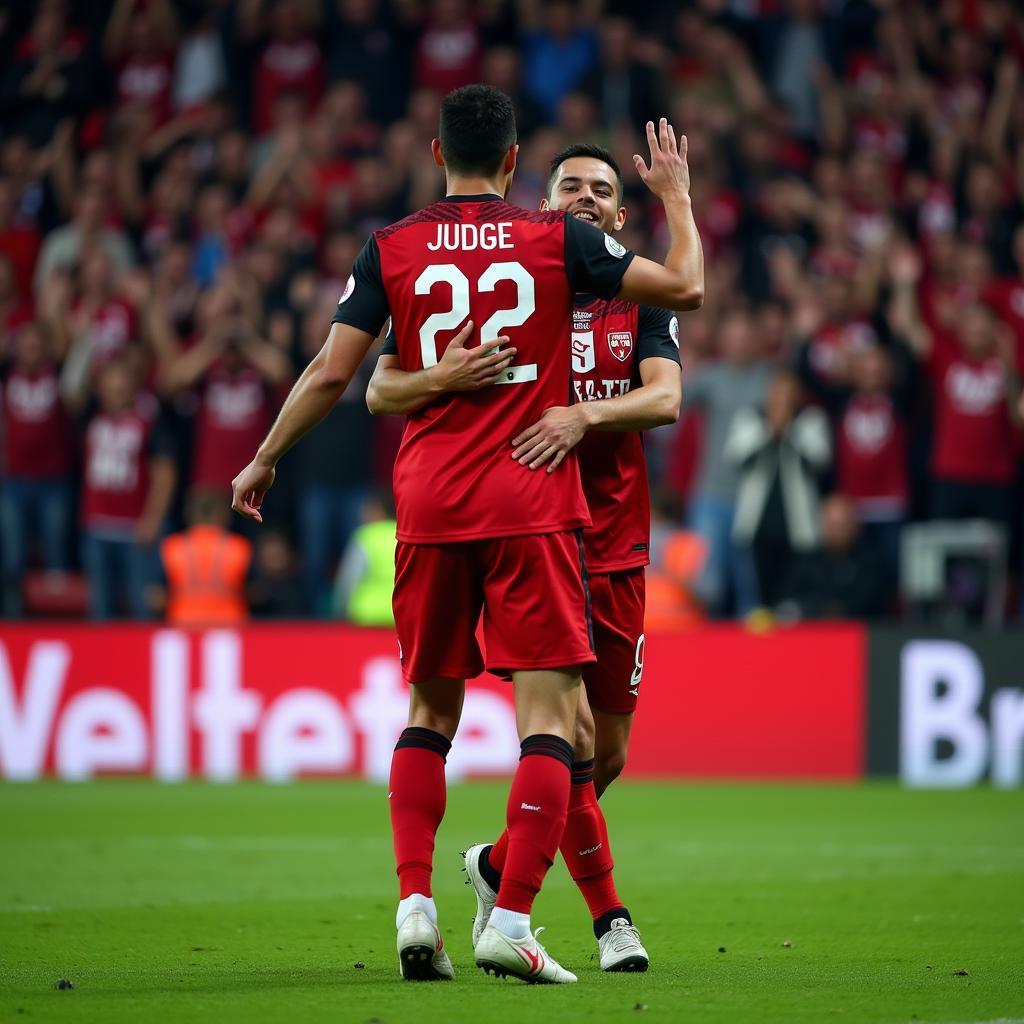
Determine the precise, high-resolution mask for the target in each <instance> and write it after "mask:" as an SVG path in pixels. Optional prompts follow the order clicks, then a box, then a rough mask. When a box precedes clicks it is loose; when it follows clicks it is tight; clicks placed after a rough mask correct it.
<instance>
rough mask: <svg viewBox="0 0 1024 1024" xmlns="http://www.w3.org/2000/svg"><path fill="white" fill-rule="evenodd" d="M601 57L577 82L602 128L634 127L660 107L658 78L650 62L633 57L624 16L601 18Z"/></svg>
mask: <svg viewBox="0 0 1024 1024" xmlns="http://www.w3.org/2000/svg"><path fill="white" fill-rule="evenodd" d="M600 38H601V61H600V63H599V64H597V65H595V67H594V68H593V69H592V70H591V71H589V72H588V73H587V75H586V77H585V78H584V79H583V81H582V83H581V88H582V91H583V92H586V93H587V94H588V95H589V96H590V97H591V98H592V99H593V100H594V101H595V102H596V103H597V105H598V109H599V110H600V115H601V122H602V123H603V125H604V127H605V128H608V129H612V128H618V127H626V128H635V127H636V126H638V125H641V124H644V122H646V121H648V120H650V118H651V117H653V116H654V115H653V114H651V111H652V110H663V109H664V102H663V100H662V98H661V94H660V90H659V88H658V78H657V75H656V72H655V69H654V68H653V67H652V66H651V64H650V63H645V62H643V61H639V60H637V59H636V58H635V50H636V38H635V30H634V28H633V25H632V24H631V23H630V21H629V20H628V19H627V18H605V19H604V20H603V21H602V22H601V30H600Z"/></svg>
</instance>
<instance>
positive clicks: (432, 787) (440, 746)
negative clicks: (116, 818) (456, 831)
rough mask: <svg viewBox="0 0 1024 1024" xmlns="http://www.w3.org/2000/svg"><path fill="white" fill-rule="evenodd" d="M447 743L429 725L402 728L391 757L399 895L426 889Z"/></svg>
mask: <svg viewBox="0 0 1024 1024" xmlns="http://www.w3.org/2000/svg"><path fill="white" fill-rule="evenodd" d="M451 747H452V745H451V743H450V742H449V741H448V740H447V739H445V737H444V736H442V735H441V734H440V733H439V732H434V731H433V730H432V729H418V728H412V727H410V728H408V729H405V730H404V731H403V732H402V735H401V736H400V737H399V740H398V744H397V745H396V747H395V753H394V756H393V757H392V758H391V779H390V781H389V782H388V803H389V805H390V808H391V832H392V835H393V836H394V841H395V863H396V864H397V865H398V887H399V898H400V899H403V900H404V899H405V898H406V897H407V896H411V895H412V894H413V893H414V892H419V893H423V895H424V896H429V895H431V893H430V873H431V871H432V870H433V866H434V837H435V836H436V835H437V830H438V827H439V826H440V824H441V819H442V818H443V817H444V808H445V801H446V798H447V790H446V788H445V778H444V759H445V757H447V756H448V751H449V750H451Z"/></svg>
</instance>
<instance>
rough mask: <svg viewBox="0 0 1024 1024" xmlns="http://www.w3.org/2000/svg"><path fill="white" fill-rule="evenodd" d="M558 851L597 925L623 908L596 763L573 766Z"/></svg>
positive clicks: (583, 762)
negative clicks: (599, 796) (599, 797)
mask: <svg viewBox="0 0 1024 1024" xmlns="http://www.w3.org/2000/svg"><path fill="white" fill-rule="evenodd" d="M559 849H560V850H561V851H562V856H563V857H564V858H565V863H566V867H568V868H569V874H570V875H571V876H572V880H573V881H574V882H575V883H576V885H577V886H578V887H579V890H580V892H581V893H583V898H584V899H585V900H586V901H587V906H588V907H589V908H590V916H591V917H592V918H593V919H594V920H595V921H596V920H597V919H598V918H599V917H601V916H602V915H603V914H607V913H608V911H609V910H617V909H618V908H619V907H621V906H622V901H621V900H620V899H619V896H618V893H616V891H615V880H614V877H613V875H612V869H613V868H614V867H615V862H614V861H613V860H612V851H611V848H610V847H609V845H608V825H607V823H606V822H605V820H604V814H603V812H602V811H601V808H600V807H599V806H598V803H597V791H596V790H595V789H594V762H593V760H590V761H577V762H576V763H575V764H574V765H573V766H572V790H571V792H570V794H569V814H568V816H567V818H566V821H565V832H564V833H563V834H562V842H561V845H560V846H559Z"/></svg>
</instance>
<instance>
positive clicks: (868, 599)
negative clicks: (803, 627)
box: [777, 494, 885, 619]
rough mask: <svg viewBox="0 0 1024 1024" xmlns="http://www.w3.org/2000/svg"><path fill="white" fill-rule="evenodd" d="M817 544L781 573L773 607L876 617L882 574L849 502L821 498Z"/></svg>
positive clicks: (821, 615) (805, 613)
mask: <svg viewBox="0 0 1024 1024" xmlns="http://www.w3.org/2000/svg"><path fill="white" fill-rule="evenodd" d="M820 532H821V547H820V548H819V549H817V550H815V551H806V552H802V553H800V554H798V555H796V557H795V558H793V559H792V560H791V561H790V562H789V564H788V565H787V567H786V568H785V572H784V579H783V581H782V584H781V587H780V589H779V598H780V600H779V604H778V606H777V611H778V613H779V615H780V617H783V618H799V619H851V618H860V619H863V618H868V619H871V618H877V617H878V616H879V615H881V614H882V613H883V612H884V611H885V576H884V572H883V570H882V564H881V561H880V559H879V557H878V552H877V550H876V549H875V548H874V547H873V546H872V545H871V544H870V543H868V542H865V540H864V538H863V536H862V534H861V530H860V522H859V521H858V519H857V510H856V508H855V507H854V505H853V503H852V502H851V501H848V500H847V499H846V498H844V497H843V496H842V495H840V494H833V495H830V496H829V497H827V498H825V500H824V501H823V502H822V503H821V528H820Z"/></svg>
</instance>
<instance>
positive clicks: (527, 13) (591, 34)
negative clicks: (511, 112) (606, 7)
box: [518, 0, 603, 118]
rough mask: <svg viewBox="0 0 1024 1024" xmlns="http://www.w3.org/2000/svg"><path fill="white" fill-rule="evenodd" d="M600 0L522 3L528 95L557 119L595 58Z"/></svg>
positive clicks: (523, 42) (520, 21)
mask: <svg viewBox="0 0 1024 1024" xmlns="http://www.w3.org/2000/svg"><path fill="white" fill-rule="evenodd" d="M602 6H603V4H602V0H580V3H579V5H578V6H577V4H575V3H573V2H572V0H548V2H547V3H541V2H540V0H518V7H519V29H520V31H521V32H522V34H523V35H522V48H523V53H524V55H525V76H524V83H525V87H526V92H527V93H528V95H530V96H531V97H532V98H533V99H535V100H536V101H537V102H538V103H539V104H540V105H541V106H542V107H543V108H544V110H546V111H547V114H548V117H549V118H553V117H554V115H555V114H556V113H557V110H558V105H559V103H560V102H561V100H562V97H563V96H565V94H566V93H568V92H571V91H572V90H573V89H575V88H576V86H577V85H579V83H580V82H581V81H582V79H583V77H584V75H586V73H587V72H588V71H589V70H590V68H591V67H592V66H593V65H594V62H595V61H596V60H597V35H596V33H595V31H594V28H593V26H594V24H595V23H596V22H597V19H598V16H599V15H600V12H601V7H602Z"/></svg>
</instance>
